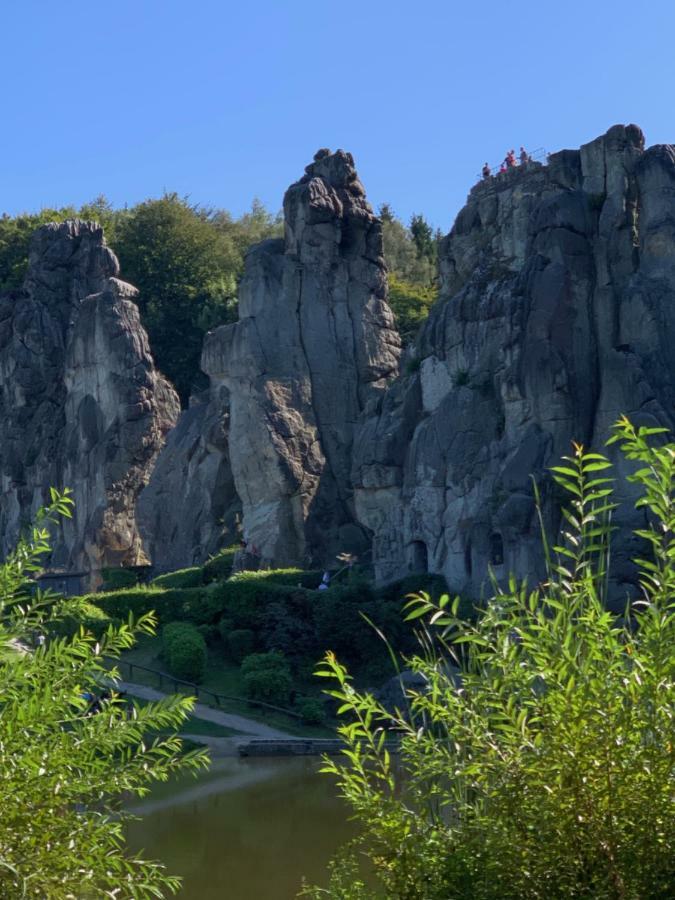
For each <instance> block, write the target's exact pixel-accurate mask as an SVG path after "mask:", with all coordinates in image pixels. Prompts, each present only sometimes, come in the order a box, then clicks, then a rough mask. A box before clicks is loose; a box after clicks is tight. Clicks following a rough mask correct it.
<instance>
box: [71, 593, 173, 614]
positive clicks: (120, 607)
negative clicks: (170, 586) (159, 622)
mask: <svg viewBox="0 0 675 900" xmlns="http://www.w3.org/2000/svg"><path fill="white" fill-rule="evenodd" d="M163 595H164V591H161V590H158V589H156V588H149V587H135V588H124V589H122V590H118V591H106V592H103V593H99V594H87V595H86V596H85V597H82V600H83V601H85V602H87V603H92V604H94V605H95V606H98V608H99V609H101V610H103V612H105V613H107V614H108V615H109V616H111V617H112V618H114V619H125V620H126V619H127V618H128V617H129V614H131V615H133V616H134V617H138V616H144V615H147V613H149V612H151V611H152V610H154V609H155V608H156V607H157V606H158V605H159V603H160V598H161V597H162V596H163Z"/></svg>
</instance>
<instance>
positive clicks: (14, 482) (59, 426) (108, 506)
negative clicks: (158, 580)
mask: <svg viewBox="0 0 675 900" xmlns="http://www.w3.org/2000/svg"><path fill="white" fill-rule="evenodd" d="M118 273H119V266H118V263H117V259H116V258H115V256H114V254H113V253H112V251H111V250H110V249H109V248H108V247H107V246H106V244H105V240H104V238H103V231H102V229H101V228H100V227H99V226H98V225H96V224H94V223H89V222H80V221H70V222H65V223H63V224H60V225H45V226H43V227H42V228H40V229H39V230H38V231H37V232H36V234H35V236H34V238H33V241H32V244H31V249H30V258H29V270H28V274H27V277H26V280H25V283H24V287H23V289H22V290H21V291H17V292H15V293H13V294H11V295H8V296H4V297H2V298H0V477H1V479H2V480H1V488H0V535H1V539H2V551H3V552H6V551H7V550H8V549H9V548H10V547H11V546H12V545H13V543H14V541H15V540H16V537H17V534H18V531H19V529H20V527H21V526H22V525H23V524H24V523H25V522H26V521H27V520H29V519H30V518H31V516H32V514H33V513H34V512H35V510H36V509H37V507H38V506H40V505H41V504H42V503H44V501H45V499H47V497H48V489H49V487H50V486H55V487H65V486H68V487H72V488H73V490H74V499H75V503H76V506H75V513H74V517H73V519H72V521H70V522H67V523H66V524H65V525H64V527H63V528H62V529H61V531H60V532H59V534H58V535H57V538H56V543H55V546H54V551H53V554H52V560H51V563H52V566H53V567H55V568H63V569H68V570H71V571H72V570H84V571H88V572H89V571H90V572H92V573H93V575H92V578H93V581H94V582H95V580H96V577H97V573H98V572H99V570H100V569H101V567H102V566H103V565H122V564H124V565H134V564H138V563H140V562H142V561H143V553H142V548H141V544H140V539H139V536H138V529H137V525H136V519H135V502H136V498H137V496H138V494H139V492H140V490H141V488H142V486H143V485H144V483H145V482H146V481H147V478H148V475H149V472H150V470H151V468H152V465H153V463H154V460H155V457H156V455H157V452H158V451H159V448H160V446H161V445H162V443H163V439H164V435H165V433H166V432H167V431H168V430H169V429H170V428H171V427H172V426H173V424H174V423H175V421H176V418H177V415H178V400H177V397H176V394H175V392H174V391H173V389H172V388H171V386H170V385H169V384H168V382H166V381H165V380H164V379H163V378H162V377H161V376H160V375H159V374H158V373H157V372H156V370H155V368H154V365H153V361H152V357H151V356H150V350H149V347H148V341H147V337H146V334H145V331H144V330H143V328H142V327H141V324H140V320H139V316H138V309H137V307H136V304H135V303H134V298H135V296H136V294H137V292H136V290H135V288H133V287H131V286H130V285H128V284H125V283H124V282H122V281H119V280H118V278H117V275H118Z"/></svg>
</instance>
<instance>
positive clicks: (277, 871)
mask: <svg viewBox="0 0 675 900" xmlns="http://www.w3.org/2000/svg"><path fill="white" fill-rule="evenodd" d="M318 767H319V762H318V760H317V759H316V758H312V759H308V758H305V759H302V758H301V759H257V760H256V759H253V760H240V759H238V758H231V759H222V760H218V761H216V762H215V763H214V766H213V768H212V770H211V772H210V773H209V774H208V776H204V778H203V779H200V781H199V782H195V781H187V782H181V783H180V784H178V785H176V784H173V785H161V786H160V787H159V789H158V790H157V791H156V792H155V793H153V795H152V797H150V798H148V799H147V801H145V802H144V803H143V804H141V805H140V806H138V807H136V808H135V811H137V812H139V813H140V814H142V815H143V820H142V822H136V823H133V824H132V825H131V826H130V828H129V841H130V844H131V846H132V848H133V849H136V850H139V849H144V850H145V851H146V855H147V856H149V857H152V858H154V859H161V860H162V861H163V862H165V863H166V864H167V866H168V868H169V870H170V871H171V872H174V873H176V874H179V875H182V876H183V879H184V882H183V883H184V887H183V890H182V892H181V894H180V897H181V900H216V898H218V900H221V898H227V900H290V898H293V897H295V895H296V893H297V891H298V889H299V887H300V882H301V878H302V876H303V875H305V876H307V878H308V879H309V880H310V881H312V882H317V883H325V872H326V863H327V862H328V860H329V859H330V857H331V856H332V855H333V853H334V852H335V850H336V849H337V848H338V847H339V846H340V845H341V844H342V843H344V842H345V841H346V840H348V839H349V838H350V837H352V835H353V833H354V831H353V826H352V825H351V823H349V822H348V821H347V815H348V814H347V810H346V808H345V806H344V804H343V803H342V802H341V801H340V800H339V798H338V797H337V796H336V791H335V786H334V783H333V782H332V780H331V779H330V778H328V777H326V776H323V775H319V774H318V773H317V769H318Z"/></svg>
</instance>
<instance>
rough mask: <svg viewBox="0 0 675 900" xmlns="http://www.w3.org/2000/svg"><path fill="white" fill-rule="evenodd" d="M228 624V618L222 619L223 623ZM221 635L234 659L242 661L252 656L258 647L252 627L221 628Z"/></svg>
mask: <svg viewBox="0 0 675 900" xmlns="http://www.w3.org/2000/svg"><path fill="white" fill-rule="evenodd" d="M224 624H227V620H226V619H221V625H224ZM221 637H222V638H223V640H224V641H225V645H226V646H227V649H228V652H229V654H230V656H231V657H232V659H233V660H234V661H235V662H237V663H240V662H242V660H244V659H245V658H246V657H247V656H250V655H251V654H252V653H253V652H254V650H255V649H256V641H255V634H254V633H253V632H252V631H251V629H250V628H234V629H232V630H231V631H230V630H229V629H227V630H226V629H225V628H222V629H221Z"/></svg>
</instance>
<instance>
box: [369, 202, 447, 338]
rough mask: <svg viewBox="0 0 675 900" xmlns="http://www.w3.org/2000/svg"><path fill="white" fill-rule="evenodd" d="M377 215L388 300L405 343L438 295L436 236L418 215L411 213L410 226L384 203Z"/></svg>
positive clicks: (412, 335) (418, 326)
mask: <svg viewBox="0 0 675 900" xmlns="http://www.w3.org/2000/svg"><path fill="white" fill-rule="evenodd" d="M379 215H380V219H381V220H382V238H383V242H384V258H385V261H386V263H387V269H388V282H389V304H390V306H391V308H392V310H393V311H394V314H395V316H396V323H397V325H398V330H399V333H400V335H401V338H402V339H403V343H404V345H405V344H409V343H411V342H412V341H413V339H414V338H415V335H416V334H417V332H418V331H419V328H420V326H421V325H422V323H423V322H424V320H425V319H426V318H427V316H428V315H429V310H430V309H431V307H432V306H433V304H434V302H435V301H436V299H437V297H438V288H437V284H436V281H437V267H438V266H437V263H438V259H437V257H438V253H437V247H438V238H437V236H434V235H433V232H432V230H431V226H430V225H429V224H428V223H427V222H426V220H425V219H424V217H423V216H421V215H415V216H413V217H412V220H411V223H410V228H406V227H405V225H404V224H403V222H401V220H400V219H399V218H397V216H396V215H395V214H394V211H393V210H392V208H391V206H390V205H389V204H388V203H383V204H382V206H381V207H380V210H379Z"/></svg>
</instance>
